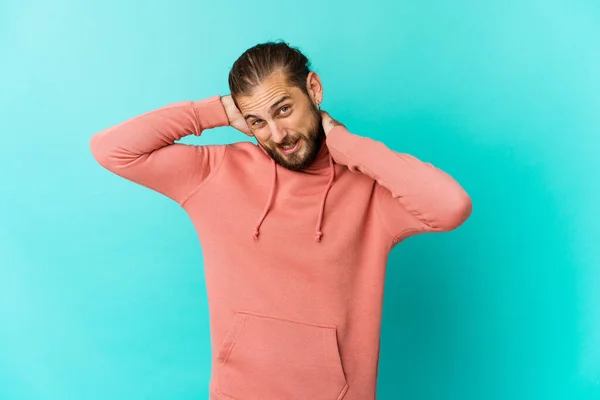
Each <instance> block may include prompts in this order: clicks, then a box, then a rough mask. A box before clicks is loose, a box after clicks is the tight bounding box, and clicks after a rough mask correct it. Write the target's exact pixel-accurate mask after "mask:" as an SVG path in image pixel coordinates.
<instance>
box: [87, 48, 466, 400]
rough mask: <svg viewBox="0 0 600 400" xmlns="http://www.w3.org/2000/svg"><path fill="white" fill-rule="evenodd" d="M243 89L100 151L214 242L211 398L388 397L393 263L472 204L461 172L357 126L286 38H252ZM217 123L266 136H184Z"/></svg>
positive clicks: (175, 113)
mask: <svg viewBox="0 0 600 400" xmlns="http://www.w3.org/2000/svg"><path fill="white" fill-rule="evenodd" d="M229 86H230V89H231V95H227V96H220V95H215V96H213V97H210V98H207V99H204V100H200V101H185V102H179V103H174V104H170V105H167V106H165V107H163V108H159V109H157V110H154V111H151V112H149V113H145V114H143V115H140V116H138V117H135V118H133V119H130V120H128V121H126V122H123V123H121V124H119V125H116V126H114V127H111V128H109V129H106V130H105V131H102V132H99V133H97V134H96V135H94V136H93V137H92V139H91V149H92V153H93V155H94V157H95V158H96V160H97V161H98V162H99V163H100V164H101V165H102V166H104V167H105V168H107V169H108V170H110V171H112V172H113V173H115V174H117V175H120V176H122V177H124V178H126V179H129V180H131V181H133V182H136V183H138V184H141V185H143V186H146V187H148V188H151V189H153V190H155V191H158V192H160V193H162V194H164V195H166V196H168V197H170V198H171V199H173V200H174V201H176V202H177V203H179V204H180V205H181V207H183V209H184V210H185V211H186V212H187V213H188V215H189V217H190V218H191V220H192V221H193V224H194V226H195V228H196V230H197V233H198V237H199V240H200V242H201V244H202V249H203V252H204V254H203V255H204V259H205V275H206V284H207V291H208V298H209V306H210V307H209V309H210V326H211V328H210V334H211V344H212V354H213V357H212V362H213V364H212V372H211V380H210V399H212V400H232V399H235V400H280V399H286V400H289V399H301V400H321V399H322V400H335V399H337V400H340V399H344V400H368V399H375V394H376V382H377V368H378V361H379V339H380V323H381V311H382V300H383V287H384V276H385V267H386V261H387V258H388V254H389V252H390V250H391V249H392V248H393V247H394V246H395V245H396V244H397V243H399V242H400V241H402V240H404V239H406V238H408V237H410V236H414V235H416V234H419V233H425V232H442V231H449V230H452V229H455V228H457V227H458V226H460V225H461V224H462V223H463V222H464V221H465V220H466V219H467V218H468V217H469V215H470V213H471V200H470V198H469V196H468V195H467V193H466V192H465V191H464V190H463V189H462V187H461V186H460V185H459V184H458V183H457V182H456V181H455V180H454V179H453V178H452V177H450V176H449V175H448V174H446V173H445V172H443V171H441V170H439V169H437V168H436V167H434V166H433V165H431V164H429V163H424V162H422V161H420V160H418V159H417V158H415V157H413V156H411V155H408V154H403V153H398V152H394V151H392V150H390V149H389V148H387V147H386V146H385V145H384V144H382V143H380V142H377V141H374V140H372V139H369V138H366V137H363V136H359V135H357V134H354V133H350V132H349V131H348V130H347V129H346V127H345V126H344V125H342V124H340V123H339V122H337V121H335V120H334V119H332V118H331V117H330V116H329V114H328V113H326V112H325V111H320V104H321V101H322V99H323V86H322V83H321V80H320V78H319V76H318V75H317V74H316V73H314V72H313V71H310V70H309V61H308V60H307V58H306V57H305V56H304V55H303V54H302V53H300V52H299V51H298V50H297V49H295V48H291V47H289V46H288V45H287V44H285V43H277V42H268V43H264V44H260V45H257V46H255V47H253V48H251V49H248V50H247V51H246V52H245V53H244V54H243V55H242V56H241V57H240V58H239V59H238V60H237V61H236V62H235V63H234V65H233V67H232V70H231V72H230V75H229ZM218 126H233V127H234V128H236V129H238V130H239V131H241V132H243V133H244V134H246V135H248V136H252V137H254V138H256V141H257V143H258V146H257V145H255V144H254V143H252V142H247V141H244V142H238V143H232V144H228V145H205V146H197V145H186V144H180V143H175V142H176V141H177V140H179V139H181V138H182V137H183V136H185V135H189V134H195V135H200V134H201V133H203V131H205V130H207V129H209V128H214V127H218Z"/></svg>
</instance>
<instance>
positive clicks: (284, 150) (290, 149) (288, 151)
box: [279, 139, 300, 155]
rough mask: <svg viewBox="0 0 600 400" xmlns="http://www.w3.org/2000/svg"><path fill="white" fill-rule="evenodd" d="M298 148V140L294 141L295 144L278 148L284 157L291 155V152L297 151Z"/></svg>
mask: <svg viewBox="0 0 600 400" xmlns="http://www.w3.org/2000/svg"><path fill="white" fill-rule="evenodd" d="M299 147H300V139H298V140H297V141H296V143H294V144H292V145H290V146H279V149H280V150H281V152H282V153H283V154H285V155H289V154H292V153H293V152H295V151H296V150H298V148H299Z"/></svg>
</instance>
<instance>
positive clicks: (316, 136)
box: [259, 104, 325, 171]
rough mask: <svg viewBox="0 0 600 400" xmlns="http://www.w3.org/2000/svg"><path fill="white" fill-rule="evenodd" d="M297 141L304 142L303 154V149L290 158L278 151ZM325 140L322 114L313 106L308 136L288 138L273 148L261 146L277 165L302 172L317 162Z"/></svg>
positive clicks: (273, 145)
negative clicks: (281, 147)
mask: <svg viewBox="0 0 600 400" xmlns="http://www.w3.org/2000/svg"><path fill="white" fill-rule="evenodd" d="M297 140H301V141H303V142H304V149H302V152H301V153H300V150H301V149H300V148H299V149H298V150H296V151H295V152H294V153H292V154H290V155H289V156H285V155H282V154H281V153H280V152H279V150H278V149H277V148H278V147H279V146H287V145H289V144H292V143H295V142H296V141H297ZM324 140H325V130H324V129H323V124H322V123H321V113H320V111H319V110H318V109H317V107H315V106H314V104H313V107H312V108H311V123H310V126H309V128H308V131H307V133H306V135H300V136H298V137H286V138H285V139H284V140H283V142H281V143H280V144H279V145H277V144H274V143H273V144H272V148H271V147H267V146H264V145H262V144H261V143H259V144H260V145H261V147H262V148H263V149H265V151H266V152H267V153H268V154H269V156H271V158H272V159H273V160H275V162H276V163H277V164H279V165H281V166H282V167H284V168H287V169H289V170H292V171H302V170H303V169H305V168H307V167H308V166H309V165H311V164H312V163H313V162H314V161H315V159H316V158H317V155H318V154H319V151H320V150H321V147H322V145H323V142H324Z"/></svg>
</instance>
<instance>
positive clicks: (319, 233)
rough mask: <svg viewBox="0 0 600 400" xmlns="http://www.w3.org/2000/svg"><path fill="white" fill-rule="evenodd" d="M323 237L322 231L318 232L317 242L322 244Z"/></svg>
mask: <svg viewBox="0 0 600 400" xmlns="http://www.w3.org/2000/svg"><path fill="white" fill-rule="evenodd" d="M321 236H323V232H321V231H319V232H317V234H316V235H315V240H316V241H317V242H320V241H321Z"/></svg>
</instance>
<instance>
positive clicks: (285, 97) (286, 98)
mask: <svg viewBox="0 0 600 400" xmlns="http://www.w3.org/2000/svg"><path fill="white" fill-rule="evenodd" d="M290 99H291V97H290V96H289V95H285V96H283V97H282V98H280V99H279V100H277V101H276V102H275V103H273V104H271V107H269V111H273V109H274V108H276V107H277V106H278V105H279V104H281V103H283V102H284V101H286V100H290ZM248 118H256V119H259V118H258V117H257V116H256V115H252V114H248V115H246V116H244V119H248Z"/></svg>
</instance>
